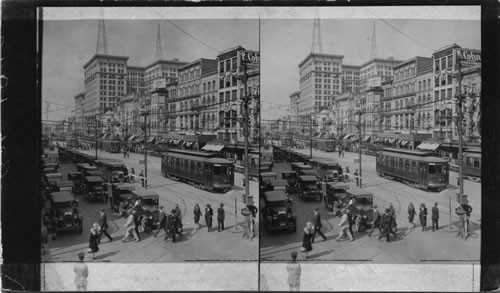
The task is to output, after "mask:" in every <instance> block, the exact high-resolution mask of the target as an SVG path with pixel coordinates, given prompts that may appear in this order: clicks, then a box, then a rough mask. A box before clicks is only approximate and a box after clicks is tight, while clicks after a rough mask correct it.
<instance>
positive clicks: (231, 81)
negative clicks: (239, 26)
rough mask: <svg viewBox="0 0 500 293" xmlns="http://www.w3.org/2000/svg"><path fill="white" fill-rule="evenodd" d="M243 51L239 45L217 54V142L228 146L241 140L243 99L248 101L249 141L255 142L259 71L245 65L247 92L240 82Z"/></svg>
mask: <svg viewBox="0 0 500 293" xmlns="http://www.w3.org/2000/svg"><path fill="white" fill-rule="evenodd" d="M243 51H245V48H243V47H241V46H238V47H235V48H230V49H228V50H226V51H224V52H222V53H220V54H219V55H217V65H218V66H217V72H218V74H219V80H218V102H219V119H218V122H219V130H218V136H217V137H218V139H219V140H224V141H226V142H228V143H232V144H234V143H241V142H243V141H244V133H243V125H242V123H241V122H242V121H241V119H239V118H242V117H243V116H242V115H243V111H244V110H243V105H244V103H243V99H244V98H245V95H246V96H247V98H248V101H249V102H248V114H249V119H250V127H249V137H250V139H249V140H250V142H256V139H258V123H259V115H260V113H259V101H258V97H259V95H260V68H259V66H249V65H248V66H247V67H248V68H247V72H246V74H247V77H248V78H247V92H246V93H245V85H244V82H243V80H242V78H240V77H243V75H244V69H243V68H244V66H243V64H242V63H241V54H242V52H243Z"/></svg>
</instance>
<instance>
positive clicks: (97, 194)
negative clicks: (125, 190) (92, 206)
mask: <svg viewBox="0 0 500 293" xmlns="http://www.w3.org/2000/svg"><path fill="white" fill-rule="evenodd" d="M84 184H85V193H84V197H85V198H86V199H87V200H89V201H95V200H101V201H104V202H107V201H108V196H107V194H106V191H105V189H104V179H102V177H99V176H86V177H85V181H84Z"/></svg>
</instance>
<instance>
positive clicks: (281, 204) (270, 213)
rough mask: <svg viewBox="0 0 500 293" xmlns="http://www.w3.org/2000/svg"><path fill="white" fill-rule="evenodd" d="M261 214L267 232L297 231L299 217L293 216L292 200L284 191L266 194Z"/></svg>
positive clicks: (262, 201) (264, 194) (262, 202)
mask: <svg viewBox="0 0 500 293" xmlns="http://www.w3.org/2000/svg"><path fill="white" fill-rule="evenodd" d="M261 212H262V217H263V224H264V227H265V229H266V231H274V230H288V231H292V232H295V231H296V230H297V216H295V215H294V214H293V207H292V200H291V199H289V198H288V196H287V195H286V193H285V192H284V191H283V190H275V191H267V192H264V193H263V196H262V200H261Z"/></svg>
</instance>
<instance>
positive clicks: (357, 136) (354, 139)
mask: <svg viewBox="0 0 500 293" xmlns="http://www.w3.org/2000/svg"><path fill="white" fill-rule="evenodd" d="M350 140H352V141H356V140H359V135H357V134H355V135H353V136H352V137H351V138H350Z"/></svg>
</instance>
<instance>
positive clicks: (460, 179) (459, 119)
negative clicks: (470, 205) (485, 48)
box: [457, 60, 465, 204]
mask: <svg viewBox="0 0 500 293" xmlns="http://www.w3.org/2000/svg"><path fill="white" fill-rule="evenodd" d="M457 61H458V62H457V63H458V76H457V77H458V93H457V100H458V101H457V102H458V104H457V105H458V107H457V112H458V113H457V115H458V117H457V128H458V184H459V188H460V193H459V202H460V204H462V203H463V202H462V201H463V199H462V198H463V195H464V177H463V148H462V126H463V125H462V123H463V113H462V102H463V99H464V98H465V97H464V96H462V63H461V62H460V61H459V60H457Z"/></svg>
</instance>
